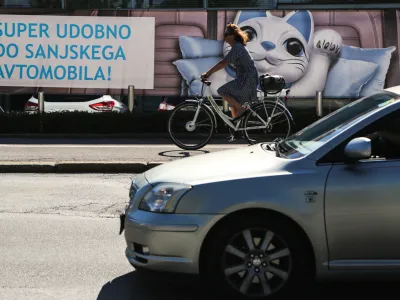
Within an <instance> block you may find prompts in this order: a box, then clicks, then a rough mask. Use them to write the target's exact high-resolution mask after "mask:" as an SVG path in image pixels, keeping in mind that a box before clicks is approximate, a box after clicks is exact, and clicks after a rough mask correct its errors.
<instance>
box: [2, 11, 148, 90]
mask: <svg viewBox="0 0 400 300" xmlns="http://www.w3.org/2000/svg"><path fill="white" fill-rule="evenodd" d="M154 30H155V22H154V18H151V17H148V18H117V17H105V18H101V17H93V18H86V17H78V16H76V17H73V18H71V17H69V16H41V15H35V16H27V15H24V16H21V15H1V23H0V39H1V43H0V58H1V62H0V85H1V86H22V87H53V88H54V87H55V88H58V87H68V88H86V87H91V88H116V89H121V88H127V86H128V85H130V84H133V85H135V86H136V87H138V88H140V89H153V88H154Z"/></svg>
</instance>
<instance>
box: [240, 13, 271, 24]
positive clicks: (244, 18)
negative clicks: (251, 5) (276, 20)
mask: <svg viewBox="0 0 400 300" xmlns="http://www.w3.org/2000/svg"><path fill="white" fill-rule="evenodd" d="M267 15H268V13H267V12H266V11H262V10H239V11H238V12H237V14H236V17H235V21H233V23H234V24H240V23H243V22H244V21H247V20H250V19H254V18H259V17H264V18H265V17H267Z"/></svg>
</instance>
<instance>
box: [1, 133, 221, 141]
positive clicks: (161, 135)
mask: <svg viewBox="0 0 400 300" xmlns="http://www.w3.org/2000/svg"><path fill="white" fill-rule="evenodd" d="M228 135H229V133H228V132H227V133H214V135H213V136H212V139H226V137H227V136H228ZM0 138H7V139H165V140H168V141H171V139H170V137H169V135H168V134H167V133H149V134H47V133H32V134H31V133H2V134H0ZM212 139H211V140H212Z"/></svg>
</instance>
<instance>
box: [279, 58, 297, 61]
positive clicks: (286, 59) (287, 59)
mask: <svg viewBox="0 0 400 300" xmlns="http://www.w3.org/2000/svg"><path fill="white" fill-rule="evenodd" d="M278 60H280V61H289V60H296V61H302V59H301V58H288V59H280V58H278Z"/></svg>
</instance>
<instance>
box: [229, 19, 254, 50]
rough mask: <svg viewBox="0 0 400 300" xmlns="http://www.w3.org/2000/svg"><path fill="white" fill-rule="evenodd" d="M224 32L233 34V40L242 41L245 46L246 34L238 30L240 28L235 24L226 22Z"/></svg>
mask: <svg viewBox="0 0 400 300" xmlns="http://www.w3.org/2000/svg"><path fill="white" fill-rule="evenodd" d="M225 34H229V35H230V34H233V35H234V36H235V41H237V42H240V43H242V44H243V45H245V46H246V44H247V40H248V39H249V38H248V36H247V34H246V33H245V32H244V31H242V30H240V28H239V27H238V26H237V25H235V24H232V23H230V24H228V25H227V26H226V30H225Z"/></svg>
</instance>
